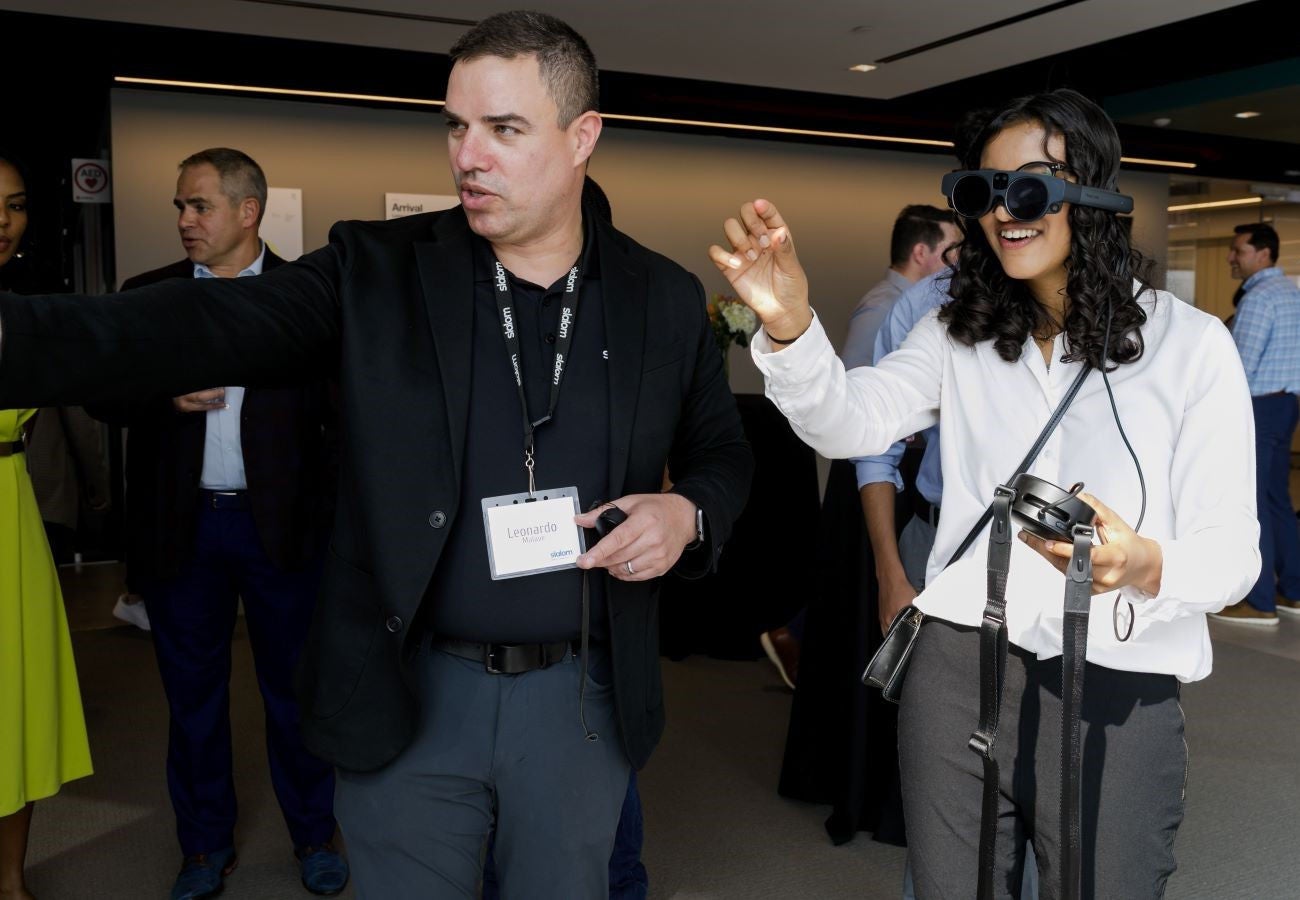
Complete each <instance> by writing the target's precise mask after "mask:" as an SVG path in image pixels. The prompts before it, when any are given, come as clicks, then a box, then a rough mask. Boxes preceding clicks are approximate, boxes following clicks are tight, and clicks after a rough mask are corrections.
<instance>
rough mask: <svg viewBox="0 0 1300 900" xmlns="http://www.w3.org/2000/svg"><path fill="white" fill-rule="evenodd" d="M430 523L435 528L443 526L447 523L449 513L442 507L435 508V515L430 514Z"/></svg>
mask: <svg viewBox="0 0 1300 900" xmlns="http://www.w3.org/2000/svg"><path fill="white" fill-rule="evenodd" d="M429 524H430V525H431V526H433V527H434V528H441V527H442V526H444V525H446V524H447V514H446V513H445V512H443V511H442V510H440V509H435V510H434V511H433V515H431V516H429Z"/></svg>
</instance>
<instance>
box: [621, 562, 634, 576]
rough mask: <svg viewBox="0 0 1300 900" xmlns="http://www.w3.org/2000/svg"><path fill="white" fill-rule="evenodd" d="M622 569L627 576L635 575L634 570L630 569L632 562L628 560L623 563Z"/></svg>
mask: <svg viewBox="0 0 1300 900" xmlns="http://www.w3.org/2000/svg"><path fill="white" fill-rule="evenodd" d="M623 568H625V569H627V574H629V575H635V574H636V569H634V568H632V560H630V559H629V560H628V561H627V562H625V563H623Z"/></svg>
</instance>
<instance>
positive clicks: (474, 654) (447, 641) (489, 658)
mask: <svg viewBox="0 0 1300 900" xmlns="http://www.w3.org/2000/svg"><path fill="white" fill-rule="evenodd" d="M575 643H577V642H576V641H553V642H551V643H549V644H484V643H480V642H478V641H461V640H457V639H456V638H445V637H436V638H434V639H433V649H435V650H441V651H442V652H444V653H450V654H451V655H452V656H459V657H461V658H462V659H472V660H474V661H475V662H481V663H483V668H485V669H487V670H488V672H490V673H492V674H493V675H520V674H522V673H524V672H532V671H534V670H535V669H545V668H546V667H547V666H552V665H555V664H556V663H557V662H559V661H560V660H562V659H564V657H565V656H567V655H568V654H569V653H571V652H576V651H575V650H574V644H575Z"/></svg>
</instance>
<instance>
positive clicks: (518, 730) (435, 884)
mask: <svg viewBox="0 0 1300 900" xmlns="http://www.w3.org/2000/svg"><path fill="white" fill-rule="evenodd" d="M418 665H419V667H420V672H421V684H420V689H421V697H420V723H419V727H418V730H417V733H416V736H415V739H414V741H413V742H412V743H411V745H410V746H409V747H407V748H406V750H405V751H403V753H402V755H401V756H399V757H398V758H397V759H396V760H394V761H393V762H391V763H389V764H388V765H387V766H385V767H384V768H383V769H380V770H378V771H376V772H364V773H355V772H352V773H350V772H344V771H340V772H339V776H338V784H337V788H336V790H335V803H334V812H335V815H336V816H337V817H338V821H339V825H340V827H341V828H342V831H343V836H344V839H345V840H346V842H347V851H348V858H349V860H350V862H351V864H352V878H353V884H354V885H355V886H356V891H357V897H358V898H360V900H407V898H411V900H415V898H419V900H442V898H457V900H459V898H474V897H477V896H478V892H479V887H480V882H481V881H482V877H483V857H484V853H485V848H486V842H487V837H488V833H489V831H490V830H491V829H492V828H493V827H494V825H495V828H496V844H495V849H494V856H495V860H496V873H497V880H498V882H499V884H500V888H501V897H502V898H503V900H518V898H527V900H549V898H554V900H606V898H608V896H609V856H610V853H611V851H612V850H613V847H614V833H615V830H616V828H617V827H618V818H619V813H620V811H621V809H622V807H623V796H624V794H625V793H626V792H627V782H628V776H629V774H630V771H631V766H630V765H629V764H628V761H627V756H626V754H625V753H624V751H623V745H622V740H621V738H620V736H619V731H618V725H617V723H616V720H615V715H614V696H613V689H612V687H611V686H610V685H608V684H601V683H598V682H597V681H595V680H594V679H592V677H591V676H590V675H583V674H582V673H580V672H579V669H580V666H579V665H578V662H577V661H576V660H575V659H574V658H573V656H572V655H569V656H566V657H565V658H564V660H562V661H561V662H559V663H556V664H555V665H553V666H550V667H549V668H546V669H539V670H537V671H533V672H526V673H524V674H522V675H493V674H489V673H488V672H487V671H486V670H485V669H484V667H483V664H482V663H480V662H473V661H470V660H467V659H461V658H460V657H456V656H451V655H449V654H446V653H442V652H439V651H431V650H429V649H427V646H426V649H425V650H424V651H422V654H421V658H420V660H419V662H418ZM592 669H593V670H594V671H597V672H600V671H607V670H608V665H605V666H596V665H593V666H592ZM580 677H584V678H586V680H587V681H586V699H585V713H586V720H587V725H588V726H589V727H590V728H591V729H592V730H593V731H595V732H597V733H598V734H599V739H597V740H595V741H588V740H586V738H585V736H584V733H583V730H582V728H581V726H580V724H579V720H578V683H579V682H578V679H579V678H580Z"/></svg>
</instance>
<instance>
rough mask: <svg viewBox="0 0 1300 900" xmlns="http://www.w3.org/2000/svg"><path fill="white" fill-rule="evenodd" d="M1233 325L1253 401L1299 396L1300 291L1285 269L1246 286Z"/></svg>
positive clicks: (1264, 272)
mask: <svg viewBox="0 0 1300 900" xmlns="http://www.w3.org/2000/svg"><path fill="white" fill-rule="evenodd" d="M1242 290H1243V291H1244V293H1243V294H1242V297H1241V304H1240V305H1239V306H1238V307H1237V316H1236V318H1235V319H1233V321H1232V339H1233V340H1234V341H1235V342H1236V344H1237V352H1238V353H1239V354H1241V365H1242V368H1244V369H1245V370H1246V383H1247V384H1249V385H1250V394H1251V396H1252V397H1264V396H1267V395H1268V394H1275V393H1278V392H1286V393H1289V394H1300V287H1297V286H1296V283H1295V282H1294V281H1293V280H1291V279H1290V278H1288V277H1287V276H1286V275H1285V274H1284V273H1283V272H1282V270H1281V269H1279V268H1277V267H1272V268H1268V269H1260V270H1259V271H1258V272H1256V273H1255V274H1254V275H1252V276H1250V277H1249V278H1247V279H1246V281H1245V283H1244V284H1243V285H1242Z"/></svg>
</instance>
